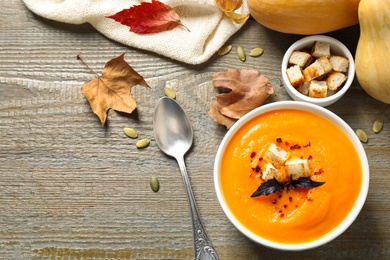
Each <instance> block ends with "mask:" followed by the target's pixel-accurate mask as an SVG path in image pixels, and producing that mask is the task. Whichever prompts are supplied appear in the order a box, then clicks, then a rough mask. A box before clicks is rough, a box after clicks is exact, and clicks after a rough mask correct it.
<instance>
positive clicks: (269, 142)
mask: <svg viewBox="0 0 390 260" xmlns="http://www.w3.org/2000/svg"><path fill="white" fill-rule="evenodd" d="M345 158H348V160H345ZM214 186H215V190H216V194H217V197H218V200H219V203H220V205H221V207H222V209H223V211H224V213H225V215H226V216H227V217H228V219H229V220H230V221H231V222H232V223H233V225H234V226H235V227H236V228H237V229H238V230H239V231H241V232H242V233H243V234H244V235H245V236H247V237H248V238H249V239H251V240H253V241H255V242H257V243H259V244H261V245H264V246H267V247H270V248H274V249H279V250H286V251H301V250H306V249H312V248H315V247H319V246H321V245H324V244H326V243H328V242H330V241H332V240H333V239H335V238H336V237H338V236H339V235H340V234H342V233H343V232H344V231H345V230H346V229H347V228H348V227H349V226H350V225H351V224H352V223H353V222H354V220H355V219H356V217H357V216H358V214H359V213H360V211H361V209H362V207H363V205H364V203H365V200H366V197H367V193H368V187H369V166H368V160H367V156H366V154H365V151H364V148H363V146H362V144H361V142H360V141H359V139H358V138H357V136H356V134H355V133H354V131H353V130H352V129H351V128H350V127H349V126H348V125H347V124H346V123H345V122H344V121H343V120H342V119H341V118H340V117H338V116H337V115H335V114H334V113H332V112H331V111H329V110H328V109H326V108H323V107H321V106H318V105H314V104H311V103H307V102H302V101H279V102H274V103H270V104H266V105H263V106H261V107H259V108H257V109H255V110H253V111H251V112H249V113H248V114H246V115H245V116H244V117H242V118H241V119H240V120H238V121H237V122H236V123H235V124H234V125H233V126H232V128H230V130H229V131H228V132H227V134H226V135H225V137H224V138H223V140H222V142H221V144H220V146H219V148H218V151H217V155H216V159H215V163H214Z"/></svg>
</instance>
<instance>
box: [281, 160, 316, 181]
mask: <svg viewBox="0 0 390 260" xmlns="http://www.w3.org/2000/svg"><path fill="white" fill-rule="evenodd" d="M285 166H286V173H287V174H288V175H289V177H290V178H292V179H293V180H296V179H298V178H300V177H308V176H310V173H311V171H310V167H309V163H308V161H307V159H292V160H288V161H287V162H286V164H285Z"/></svg>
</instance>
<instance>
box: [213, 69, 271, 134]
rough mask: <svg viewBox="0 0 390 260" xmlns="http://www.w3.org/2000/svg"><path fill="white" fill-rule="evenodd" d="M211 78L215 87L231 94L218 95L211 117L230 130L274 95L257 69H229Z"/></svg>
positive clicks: (267, 82)
mask: <svg viewBox="0 0 390 260" xmlns="http://www.w3.org/2000/svg"><path fill="white" fill-rule="evenodd" d="M211 77H212V81H213V85H214V87H216V88H218V89H220V90H221V89H222V90H229V92H227V93H220V94H217V95H216V100H215V102H214V103H213V104H211V105H210V111H209V115H210V116H211V117H212V118H213V119H214V120H215V121H216V122H217V123H219V124H222V125H225V126H226V127H227V128H228V129H229V128H230V127H231V126H232V125H233V124H234V122H235V121H237V120H238V119H240V118H241V117H242V116H244V115H245V114H246V113H248V112H249V111H251V110H253V109H255V108H257V107H258V106H260V105H261V104H263V103H264V101H265V100H266V99H267V98H268V97H269V96H270V95H272V94H273V93H274V89H273V87H272V85H271V84H270V82H269V80H268V79H267V78H266V77H265V76H264V75H262V74H261V73H260V72H258V71H257V70H255V69H242V70H237V69H228V70H227V71H223V72H218V73H215V74H213V75H212V76H211Z"/></svg>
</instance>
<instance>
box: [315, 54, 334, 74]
mask: <svg viewBox="0 0 390 260" xmlns="http://www.w3.org/2000/svg"><path fill="white" fill-rule="evenodd" d="M317 60H318V62H319V63H320V64H321V66H322V68H323V69H324V72H325V74H327V73H329V72H331V71H332V70H333V66H332V63H330V61H329V59H328V57H325V56H322V57H321V58H318V59H317Z"/></svg>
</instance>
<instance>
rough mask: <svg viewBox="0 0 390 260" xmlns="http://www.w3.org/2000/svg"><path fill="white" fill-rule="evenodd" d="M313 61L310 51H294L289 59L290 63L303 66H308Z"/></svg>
mask: <svg viewBox="0 0 390 260" xmlns="http://www.w3.org/2000/svg"><path fill="white" fill-rule="evenodd" d="M312 61H313V57H312V56H311V55H310V53H308V52H305V51H293V52H292V53H291V55H290V58H289V60H288V63H289V64H292V65H298V66H299V67H301V68H305V67H307V66H308V65H309V64H310V63H311V62H312Z"/></svg>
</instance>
